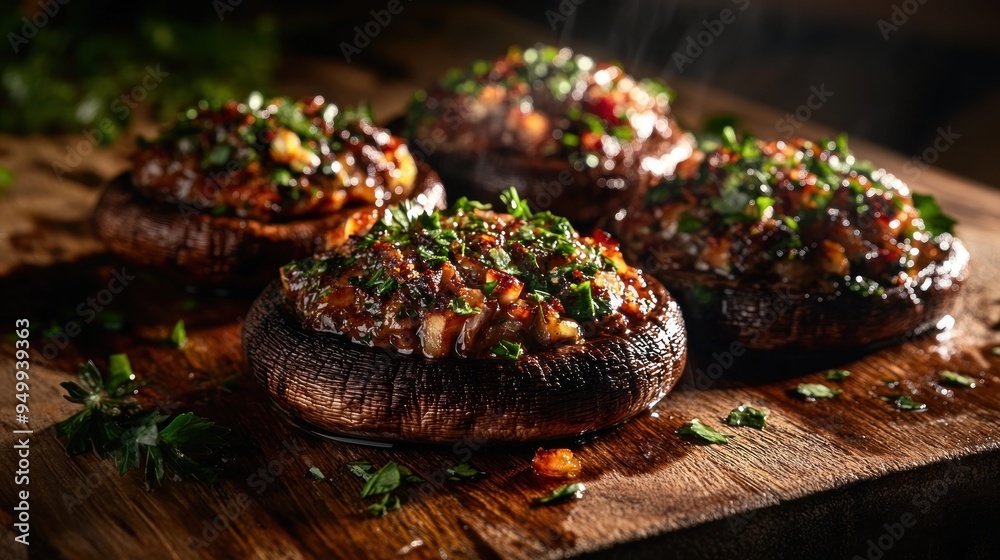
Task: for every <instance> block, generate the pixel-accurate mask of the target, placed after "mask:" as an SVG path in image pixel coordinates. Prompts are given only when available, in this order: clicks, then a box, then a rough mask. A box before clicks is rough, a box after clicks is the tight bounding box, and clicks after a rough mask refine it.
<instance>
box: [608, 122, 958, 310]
mask: <svg viewBox="0 0 1000 560" xmlns="http://www.w3.org/2000/svg"><path fill="white" fill-rule="evenodd" d="M953 225H954V220H952V219H951V218H949V217H948V216H946V215H944V214H943V213H942V212H941V210H940V208H939V207H938V206H937V204H936V203H935V201H934V199H933V198H932V197H930V196H925V195H920V194H916V193H911V192H910V190H909V188H908V187H907V186H906V185H905V184H903V182H901V181H900V180H899V179H897V178H895V177H894V176H892V175H890V174H888V173H886V172H885V171H883V170H876V169H875V168H874V167H873V166H872V165H871V164H870V163H868V162H860V161H857V160H856V159H855V158H854V156H853V155H852V154H851V153H850V151H849V150H848V148H847V140H846V137H844V136H841V137H839V138H837V139H835V140H821V141H819V142H812V141H809V140H804V139H801V138H800V139H793V140H788V141H774V142H764V141H760V140H755V139H753V138H750V137H747V138H745V139H744V140H743V141H742V142H740V141H739V140H737V138H736V135H735V133H734V132H733V130H732V129H731V128H727V129H725V130H724V132H723V135H722V140H721V142H720V143H718V144H717V145H712V146H705V147H704V149H703V151H699V152H697V153H696V155H695V157H693V158H692V159H690V160H688V161H687V162H685V163H683V164H682V165H681V166H680V167H679V168H678V170H677V174H676V176H675V177H674V178H672V179H670V180H667V181H665V182H662V183H661V184H659V185H658V186H656V187H654V188H652V189H651V190H650V191H648V192H647V193H646V196H645V201H644V207H643V208H642V209H640V210H639V211H638V212H634V211H633V212H631V213H630V214H629V215H628V216H626V217H625V219H624V222H623V224H622V231H623V232H624V234H623V235H624V238H625V240H624V243H625V244H626V246H627V247H628V248H629V250H630V251H633V252H635V253H636V254H643V255H645V256H646V261H647V262H646V264H647V269H648V270H654V269H666V270H670V269H674V270H678V269H679V270H695V271H701V272H708V273H713V274H716V275H718V276H720V277H724V278H738V279H745V280H760V281H767V282H786V283H790V284H794V285H798V286H804V287H812V288H813V289H818V290H821V291H836V290H840V289H846V290H848V291H850V292H855V293H858V294H861V295H864V296H873V295H875V296H878V295H882V294H883V293H884V290H885V289H886V288H888V287H890V286H894V285H900V284H902V283H904V282H906V281H907V279H908V278H911V277H913V276H914V275H916V274H917V273H918V272H919V271H920V270H922V269H924V268H925V267H926V266H927V265H928V264H930V263H931V262H934V261H939V260H941V259H943V258H944V257H945V256H946V255H947V252H948V248H949V236H948V235H947V234H950V233H951V231H952V227H953ZM667 274H669V272H667Z"/></svg>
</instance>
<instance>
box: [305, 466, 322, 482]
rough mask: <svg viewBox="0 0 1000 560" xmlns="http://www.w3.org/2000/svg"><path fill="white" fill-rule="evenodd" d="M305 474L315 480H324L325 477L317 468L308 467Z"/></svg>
mask: <svg viewBox="0 0 1000 560" xmlns="http://www.w3.org/2000/svg"><path fill="white" fill-rule="evenodd" d="M306 472H307V473H308V474H309V476H311V477H313V478H314V479H316V480H324V479H326V475H325V474H323V471H321V470H319V467H309V470H308V471H306Z"/></svg>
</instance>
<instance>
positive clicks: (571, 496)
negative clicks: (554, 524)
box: [535, 482, 587, 505]
mask: <svg viewBox="0 0 1000 560" xmlns="http://www.w3.org/2000/svg"><path fill="white" fill-rule="evenodd" d="M586 489H587V487H586V486H584V485H583V483H582V482H570V483H569V484H563V485H562V486H560V487H559V488H556V489H555V490H553V491H552V492H550V493H549V495H548V496H543V497H541V498H537V499H535V503H536V504H538V505H545V504H553V503H557V502H563V501H566V500H579V499H580V498H582V497H583V492H584V490H586Z"/></svg>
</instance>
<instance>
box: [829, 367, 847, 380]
mask: <svg viewBox="0 0 1000 560" xmlns="http://www.w3.org/2000/svg"><path fill="white" fill-rule="evenodd" d="M823 376H824V377H826V380H827V381H843V380H845V379H847V378H848V377H850V376H851V372H849V371H847V370H846V369H828V370H826V373H824V374H823Z"/></svg>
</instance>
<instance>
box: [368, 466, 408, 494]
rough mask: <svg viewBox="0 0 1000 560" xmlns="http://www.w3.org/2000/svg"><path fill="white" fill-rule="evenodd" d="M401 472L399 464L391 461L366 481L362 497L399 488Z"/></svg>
mask: <svg viewBox="0 0 1000 560" xmlns="http://www.w3.org/2000/svg"><path fill="white" fill-rule="evenodd" d="M399 483H400V473H399V465H397V464H396V463H395V462H393V461H389V462H388V463H386V464H385V465H383V466H382V468H381V469H379V470H377V471H375V472H373V473H372V475H371V476H370V477H369V478H368V480H367V482H365V487H364V488H362V489H361V497H362V498H367V497H369V496H374V495H376V494H384V493H386V492H392V491H393V490H395V489H396V488H399Z"/></svg>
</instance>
